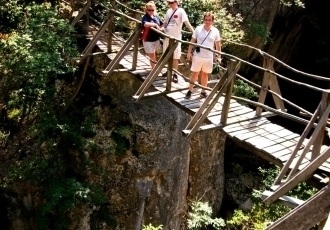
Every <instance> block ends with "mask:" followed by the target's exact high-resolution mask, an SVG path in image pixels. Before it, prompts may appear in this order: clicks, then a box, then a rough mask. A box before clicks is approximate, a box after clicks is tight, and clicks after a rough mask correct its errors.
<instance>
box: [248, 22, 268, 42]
mask: <svg viewBox="0 0 330 230" xmlns="http://www.w3.org/2000/svg"><path fill="white" fill-rule="evenodd" d="M247 27H248V33H247V34H248V37H250V38H255V37H261V39H262V40H263V41H264V42H265V43H267V42H268V41H269V39H270V31H269V28H268V26H267V24H265V23H260V22H256V21H252V20H250V21H249V22H248V23H247Z"/></svg>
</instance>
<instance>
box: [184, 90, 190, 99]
mask: <svg viewBox="0 0 330 230" xmlns="http://www.w3.org/2000/svg"><path fill="white" fill-rule="evenodd" d="M190 97H191V91H190V90H188V92H187V94H186V96H185V98H186V99H189V98H190Z"/></svg>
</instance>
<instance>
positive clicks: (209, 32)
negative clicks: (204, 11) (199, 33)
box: [200, 29, 211, 45]
mask: <svg viewBox="0 0 330 230" xmlns="http://www.w3.org/2000/svg"><path fill="white" fill-rule="evenodd" d="M210 32H211V29H210V30H209V32H208V33H207V35H206V37H205V38H204V40H203V41H202V43H201V44H200V45H202V44H203V42H204V41H205V39H206V38H207V36H209V34H210Z"/></svg>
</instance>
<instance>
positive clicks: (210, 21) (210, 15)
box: [203, 12, 214, 26]
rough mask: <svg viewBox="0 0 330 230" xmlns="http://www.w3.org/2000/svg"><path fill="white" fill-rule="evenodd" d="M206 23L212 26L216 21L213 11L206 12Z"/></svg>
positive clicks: (204, 18)
mask: <svg viewBox="0 0 330 230" xmlns="http://www.w3.org/2000/svg"><path fill="white" fill-rule="evenodd" d="M203 21H204V24H205V25H207V26H210V25H212V24H213V22H214V14H213V13H212V12H206V13H205V14H204V16H203Z"/></svg>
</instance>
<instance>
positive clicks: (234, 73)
mask: <svg viewBox="0 0 330 230" xmlns="http://www.w3.org/2000/svg"><path fill="white" fill-rule="evenodd" d="M110 3H111V4H110V6H111V8H109V9H108V16H107V18H106V20H105V21H104V22H103V23H102V25H101V26H100V28H99V30H98V31H97V33H96V35H95V36H94V37H93V39H92V40H91V41H90V43H89V44H88V46H87V47H86V48H85V50H84V51H83V52H82V56H81V61H83V60H85V59H86V58H87V57H89V56H90V55H91V52H92V49H93V47H94V46H95V44H96V42H97V41H98V40H99V39H100V37H101V35H103V34H104V33H105V32H106V31H107V36H108V39H107V42H108V53H110V52H111V51H112V49H111V46H112V42H113V39H112V34H113V32H114V30H113V29H114V28H113V25H115V23H114V20H115V18H116V16H119V17H120V18H122V19H124V20H127V21H131V22H134V23H135V24H136V26H135V28H134V30H133V32H132V33H131V35H130V36H129V38H128V39H127V41H126V43H125V45H124V46H122V48H121V49H120V50H119V51H118V52H117V54H116V56H115V57H114V58H113V59H112V60H111V62H110V63H109V65H108V66H107V67H106V68H105V69H104V71H103V73H104V76H106V77H108V76H110V75H111V73H113V71H115V69H116V67H117V65H118V64H119V62H120V60H121V59H122V58H123V57H124V56H125V54H126V53H127V52H128V51H129V49H131V48H132V47H133V53H132V56H133V62H132V70H134V69H136V65H137V57H138V48H139V35H140V33H141V21H140V20H139V19H137V18H138V17H139V16H138V14H139V13H140V12H139V11H136V10H132V9H130V10H131V12H132V13H133V14H134V15H135V16H129V15H127V14H124V13H123V12H121V11H120V10H119V7H125V8H127V7H126V6H125V5H123V4H121V3H120V2H118V1H115V0H111V1H110ZM89 6H90V1H88V2H87V4H86V7H84V10H85V9H86V8H88V7H89ZM79 15H80V14H79ZM75 21H77V20H75ZM151 29H152V30H154V31H156V32H157V33H159V34H161V36H163V37H166V38H168V39H169V43H170V45H169V46H168V48H167V50H166V51H165V52H164V53H163V54H162V56H161V57H160V58H159V60H158V62H157V63H156V65H155V66H154V68H152V70H151V72H150V73H149V75H148V76H147V77H146V78H145V81H144V82H143V83H142V85H141V87H140V88H139V89H138V90H137V92H136V94H135V95H134V98H135V99H136V101H140V100H141V99H142V98H144V97H146V96H145V94H146V92H147V91H148V89H150V87H151V86H152V84H153V82H154V81H155V79H156V78H157V77H158V75H159V74H160V72H161V70H162V69H163V68H167V80H166V90H165V92H160V93H159V94H164V93H170V92H173V90H172V86H171V82H172V81H171V76H172V73H173V71H175V72H176V73H177V74H178V75H180V76H181V77H183V78H184V79H185V80H187V81H189V78H188V77H186V76H184V75H183V74H181V73H180V72H178V71H177V70H174V69H173V68H172V66H173V62H172V60H173V52H174V50H175V48H176V47H177V45H178V43H179V42H181V43H182V44H186V45H193V46H198V47H200V48H204V49H207V50H209V51H211V52H213V53H216V54H220V55H221V56H222V58H223V59H225V60H226V63H227V68H224V71H225V73H224V76H223V77H222V78H221V79H220V80H219V81H218V82H217V83H216V84H215V86H214V87H213V88H209V87H202V86H200V85H199V84H196V83H194V82H190V83H193V84H195V85H196V86H197V87H201V88H204V89H207V90H209V91H210V93H209V96H208V97H207V98H206V99H205V100H204V102H203V104H202V105H201V107H200V109H199V110H198V111H197V112H196V113H195V114H194V116H193V117H192V119H191V120H190V122H189V124H188V125H187V127H186V128H185V130H184V131H183V133H184V134H185V135H187V136H191V135H193V134H194V133H196V132H197V131H198V130H199V128H200V127H201V125H202V124H203V123H204V122H205V120H206V118H207V115H208V114H209V112H210V111H211V110H212V108H213V107H214V106H215V104H216V103H217V101H218V100H219V98H220V97H221V96H224V97H225V101H224V103H223V107H222V110H221V117H220V124H219V126H218V128H221V127H224V126H225V125H226V124H227V117H228V111H229V103H230V100H231V99H235V100H237V101H240V102H244V103H246V104H248V105H251V106H254V107H255V108H256V110H255V116H256V117H261V116H268V115H269V112H271V113H272V114H275V115H279V116H282V117H284V118H286V119H289V120H292V121H294V122H299V123H302V124H304V125H306V128H305V130H304V132H303V133H302V135H301V137H300V139H299V141H298V143H297V145H296V146H295V148H294V149H293V150H292V152H291V156H290V158H289V160H288V161H287V162H286V164H285V165H284V167H283V168H282V170H281V172H280V174H279V175H278V177H277V179H276V180H275V182H274V185H276V186H277V188H278V189H277V190H276V191H275V192H274V193H273V194H272V195H271V196H269V197H268V198H266V199H265V200H264V201H265V203H266V204H270V203H272V202H274V201H275V200H277V199H278V198H279V197H280V196H282V195H284V194H285V193H287V192H288V191H289V190H291V189H292V188H294V187H295V186H296V185H298V183H300V182H302V181H304V180H307V179H308V178H309V177H311V176H312V174H313V173H314V172H315V170H316V169H317V168H318V167H319V166H320V165H322V164H323V163H324V162H325V161H326V160H327V159H328V158H329V157H330V148H327V149H325V150H323V151H322V152H320V150H321V146H322V141H323V138H324V133H325V132H327V130H328V128H327V126H328V125H329V119H328V117H329V113H330V98H329V92H330V91H329V89H322V88H319V87H316V86H313V85H310V84H307V83H303V82H299V81H295V80H292V79H290V78H289V77H286V76H283V75H281V74H279V73H276V72H275V70H274V63H276V64H277V65H281V66H283V67H284V68H287V69H289V70H291V71H292V72H293V73H295V74H300V75H301V76H304V77H309V78H313V79H315V80H320V81H327V82H329V81H330V79H329V78H326V77H323V76H317V75H313V74H308V73H304V72H301V71H299V70H296V69H294V68H292V67H290V66H288V65H287V64H285V63H283V62H281V61H280V60H278V59H276V58H275V57H273V56H271V55H269V54H267V53H265V52H264V51H261V50H259V49H256V48H254V47H251V46H248V45H245V44H240V43H237V42H232V41H227V40H223V43H225V44H226V45H227V46H244V47H246V48H249V49H253V50H254V51H255V52H257V53H258V54H259V55H261V57H262V58H263V65H262V66H258V65H256V64H253V63H250V62H249V61H247V60H244V59H242V58H239V57H237V56H234V55H231V54H229V53H225V52H219V51H216V50H214V49H211V48H208V47H205V46H202V45H197V44H193V43H190V42H188V41H183V40H180V39H176V38H174V37H170V36H168V35H166V34H164V33H162V32H161V31H159V30H157V29H155V28H151ZM243 65H246V66H247V67H249V68H254V69H256V70H257V71H262V72H263V80H262V84H261V85H257V84H256V83H254V82H251V81H249V80H248V79H247V78H245V77H243V76H241V75H240V74H239V70H240V68H241V67H242V66H243ZM237 78H238V79H241V80H243V81H244V82H246V83H248V84H249V85H251V86H252V87H254V88H258V89H259V90H260V91H259V97H258V101H251V100H249V99H246V98H241V97H237V96H234V95H233V86H234V82H235V80H236V79H237ZM278 78H280V79H282V80H283V81H287V82H288V83H291V84H294V85H298V86H299V87H301V88H303V87H305V88H308V89H310V90H314V91H315V92H317V93H319V94H321V95H322V97H321V98H320V102H319V105H318V106H317V108H316V110H315V112H314V113H311V112H309V111H308V109H304V108H303V106H300V105H297V104H295V103H293V102H291V101H290V100H288V99H285V98H283V96H282V94H281V90H280V86H279V84H278V80H277V79H278ZM268 93H270V94H271V95H272V98H273V101H274V105H275V107H274V108H273V107H270V106H269V105H266V104H265V99H266V96H267V94H268ZM315 95H316V94H315ZM286 104H287V105H290V106H291V107H294V108H296V109H298V110H299V111H302V112H303V113H304V114H306V115H307V116H309V117H310V120H307V119H304V118H301V117H299V116H297V115H294V114H289V113H288V112H287V110H286V107H285V106H286ZM219 115H220V114H219ZM312 131H313V132H312ZM310 132H312V135H311V137H310V139H309V140H308V143H307V144H305V145H303V142H304V141H305V140H306V138H307V136H308V134H309V133H310ZM311 148H312V156H311V157H310V163H308V164H304V167H301V164H302V161H303V159H304V158H305V157H306V153H307V152H308V151H309V150H310V149H311ZM298 150H300V151H299V160H298V161H296V163H295V165H294V166H293V168H292V169H291V171H289V166H290V165H291V164H292V162H293V159H295V158H296V157H297V154H298ZM298 170H300V171H298ZM286 175H287V176H286ZM285 176H286V177H285Z"/></svg>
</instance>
